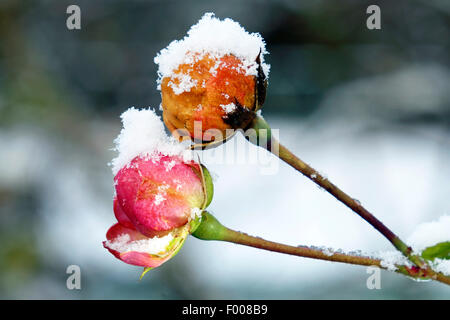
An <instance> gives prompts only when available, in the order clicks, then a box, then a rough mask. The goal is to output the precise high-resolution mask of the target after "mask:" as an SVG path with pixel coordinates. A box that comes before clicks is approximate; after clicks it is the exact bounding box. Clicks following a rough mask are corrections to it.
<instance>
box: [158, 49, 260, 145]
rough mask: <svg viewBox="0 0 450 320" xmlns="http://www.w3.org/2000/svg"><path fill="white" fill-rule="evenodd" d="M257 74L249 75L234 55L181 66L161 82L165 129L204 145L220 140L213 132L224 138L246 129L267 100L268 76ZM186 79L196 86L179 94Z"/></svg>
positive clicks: (205, 57)
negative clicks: (229, 131) (182, 131)
mask: <svg viewBox="0 0 450 320" xmlns="http://www.w3.org/2000/svg"><path fill="white" fill-rule="evenodd" d="M258 70H259V75H258V76H255V75H248V74H247V70H246V68H245V67H244V64H243V63H242V61H241V60H239V58H237V57H235V56H233V55H225V56H223V57H220V58H217V57H212V56H210V55H203V56H200V55H198V54H197V55H195V54H194V55H193V58H192V62H190V63H184V64H181V65H180V66H179V67H178V68H177V69H176V70H175V71H174V72H173V75H172V76H171V77H164V78H163V79H162V81H161V96H162V104H161V105H162V108H163V117H164V122H165V124H166V126H167V127H168V128H169V130H170V131H171V132H173V131H175V130H177V129H186V130H187V131H188V133H189V135H190V137H191V138H195V139H196V140H199V141H205V142H208V141H211V140H213V139H215V138H217V137H216V136H213V135H211V134H210V135H208V133H209V132H206V131H208V130H210V132H211V133H212V134H214V132H213V131H211V129H216V130H219V131H220V132H221V134H222V136H223V137H225V135H226V130H227V129H240V128H245V127H247V126H248V125H249V124H250V122H251V121H252V120H253V118H254V116H255V111H256V110H257V109H258V108H260V107H261V105H262V104H263V102H264V97H265V76H264V73H263V72H262V70H261V68H260V67H259V68H258ZM186 79H189V82H190V83H192V84H193V85H191V86H190V88H189V90H188V91H183V92H179V91H180V89H179V88H180V87H182V86H183V83H182V82H183V81H186ZM196 123H197V124H196ZM196 126H197V127H196ZM205 132H206V133H205Z"/></svg>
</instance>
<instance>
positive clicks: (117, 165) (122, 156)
mask: <svg viewBox="0 0 450 320" xmlns="http://www.w3.org/2000/svg"><path fill="white" fill-rule="evenodd" d="M120 117H121V119H122V124H123V128H122V131H121V132H120V134H119V136H118V137H117V138H116V139H115V140H114V144H115V148H114V150H116V151H117V152H118V155H117V157H116V158H114V159H113V160H112V161H111V167H112V172H113V174H114V175H115V174H117V172H118V171H119V170H120V169H121V168H122V167H124V166H126V165H128V164H129V163H130V161H131V160H133V159H134V158H135V157H137V156H142V157H145V156H149V157H155V156H156V155H157V154H158V153H160V154H163V155H170V156H174V155H178V156H181V157H182V158H183V160H184V161H189V160H193V154H192V152H191V151H190V150H188V149H186V148H185V146H183V144H181V143H179V142H178V141H176V140H175V139H174V138H173V137H169V136H168V135H167V134H166V132H165V131H164V124H163V122H162V121H161V118H160V117H159V116H158V115H157V114H156V113H155V112H154V111H153V110H151V109H141V110H138V109H135V108H130V109H128V110H127V111H125V112H124V113H122V115H121V116H120Z"/></svg>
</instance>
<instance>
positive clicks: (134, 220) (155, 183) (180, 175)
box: [114, 155, 207, 237]
mask: <svg viewBox="0 0 450 320" xmlns="http://www.w3.org/2000/svg"><path fill="white" fill-rule="evenodd" d="M114 181H115V188H116V197H117V200H116V201H115V205H114V212H115V215H116V217H117V220H118V221H119V223H121V224H123V225H124V226H126V227H129V226H130V225H133V226H134V227H135V228H136V229H137V230H138V231H139V232H141V233H142V234H144V235H146V236H149V237H152V236H155V235H163V234H166V233H167V232H168V231H170V230H173V229H175V228H179V227H181V226H183V225H185V224H186V223H187V222H188V221H189V220H190V219H191V218H192V217H193V215H195V213H196V211H197V210H199V209H203V208H204V205H205V203H206V202H207V195H206V192H205V188H204V186H203V180H202V168H201V167H200V165H199V164H197V163H195V162H193V161H191V162H190V163H185V162H183V160H182V159H181V158H180V157H179V156H163V155H158V156H156V157H155V156H153V157H151V158H150V157H136V158H134V159H133V160H132V161H131V162H130V163H129V164H128V165H126V166H124V167H123V168H122V169H121V170H119V172H118V173H117V175H116V177H115V178H114Z"/></svg>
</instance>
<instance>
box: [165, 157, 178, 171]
mask: <svg viewBox="0 0 450 320" xmlns="http://www.w3.org/2000/svg"><path fill="white" fill-rule="evenodd" d="M175 164H176V162H175V160H172V161H167V162H165V163H164V167H165V168H166V171H167V172H169V171H170V170H172V168H173V167H174V166H175Z"/></svg>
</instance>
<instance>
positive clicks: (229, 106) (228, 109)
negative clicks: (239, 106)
mask: <svg viewBox="0 0 450 320" xmlns="http://www.w3.org/2000/svg"><path fill="white" fill-rule="evenodd" d="M220 107H221V108H222V109H223V111H225V112H226V113H231V112H233V111H234V110H235V109H236V105H235V104H234V103H229V104H226V105H223V104H222V105H220Z"/></svg>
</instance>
